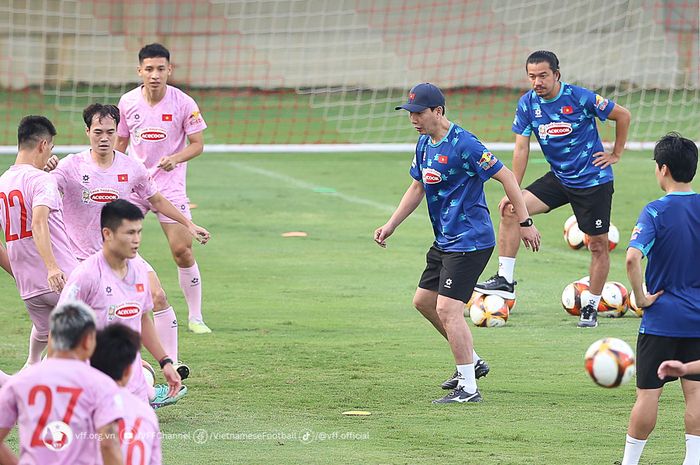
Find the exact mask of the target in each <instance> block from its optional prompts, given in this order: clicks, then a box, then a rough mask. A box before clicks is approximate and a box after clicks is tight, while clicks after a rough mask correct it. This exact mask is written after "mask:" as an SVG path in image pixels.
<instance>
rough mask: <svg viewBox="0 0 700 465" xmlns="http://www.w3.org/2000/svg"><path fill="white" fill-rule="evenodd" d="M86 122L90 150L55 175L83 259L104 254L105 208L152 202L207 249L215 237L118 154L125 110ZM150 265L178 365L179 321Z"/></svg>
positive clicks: (157, 314) (92, 115)
mask: <svg viewBox="0 0 700 465" xmlns="http://www.w3.org/2000/svg"><path fill="white" fill-rule="evenodd" d="M83 120H84V121H85V125H86V128H87V129H86V131H87V135H88V138H89V139H90V148H89V149H87V150H85V151H83V152H80V153H76V154H71V155H68V156H67V157H65V158H64V159H63V160H61V161H60V162H58V163H57V166H56V167H55V169H53V171H52V172H51V173H52V174H53V175H54V177H55V179H56V182H57V184H58V189H59V191H61V193H62V194H63V217H64V219H65V222H66V229H67V231H68V235H69V238H70V241H71V245H72V247H73V251H74V252H75V255H76V256H77V257H78V259H79V260H85V259H86V258H87V257H89V256H90V255H92V254H94V253H96V252H97V251H99V250H101V249H102V232H101V230H100V211H101V210H102V206H103V205H104V204H105V203H107V202H111V201H112V200H115V199H128V200H135V201H141V202H146V204H148V205H150V206H151V207H152V208H154V209H156V210H158V211H159V212H161V213H162V214H163V215H165V216H166V217H168V218H170V219H172V220H174V221H176V222H177V223H179V224H181V225H182V226H184V227H185V228H187V230H188V231H189V234H190V235H191V236H193V237H195V238H196V239H197V240H198V241H199V242H201V243H202V244H206V242H207V241H208V240H209V232H208V231H207V230H206V229H204V228H201V227H199V226H197V225H196V224H194V223H193V222H192V221H191V220H190V219H189V218H186V217H185V216H184V215H183V214H182V213H180V211H179V210H178V209H177V208H175V207H174V206H173V204H172V203H170V202H169V201H168V200H167V199H166V198H165V197H163V195H162V194H161V193H160V192H159V191H158V187H157V186H156V184H155V182H154V181H153V179H152V178H151V176H150V175H149V174H148V172H147V171H146V168H145V167H144V165H143V164H142V163H141V162H139V161H137V160H135V159H133V158H131V157H127V156H126V155H124V154H123V153H121V152H118V151H115V150H114V145H115V143H116V139H117V134H116V132H117V124H119V109H118V108H117V107H116V106H114V105H102V104H99V103H95V104H92V105H90V106H88V107H87V108H85V110H84V111H83ZM49 167H50V168H51V167H53V165H50V166H49ZM146 265H147V267H148V270H149V273H148V275H149V283H150V287H151V293H152V298H153V319H154V322H155V327H156V331H157V332H158V337H159V338H160V340H161V342H162V344H163V347H164V348H165V351H166V352H167V354H168V355H169V356H170V357H171V358H172V359H173V360H175V361H178V360H179V358H178V334H177V332H178V325H177V316H176V315H175V311H174V310H173V307H172V306H171V305H170V303H169V302H168V299H167V297H166V294H165V292H164V291H163V287H162V285H161V283H160V280H159V279H158V276H157V274H156V272H155V271H154V270H153V268H152V267H151V266H150V265H149V264H148V263H146ZM177 369H178V373H180V376H181V377H182V378H183V379H184V378H187V376H188V375H189V368H188V367H187V365H184V364H178V366H177Z"/></svg>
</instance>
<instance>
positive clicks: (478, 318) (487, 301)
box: [469, 294, 510, 328]
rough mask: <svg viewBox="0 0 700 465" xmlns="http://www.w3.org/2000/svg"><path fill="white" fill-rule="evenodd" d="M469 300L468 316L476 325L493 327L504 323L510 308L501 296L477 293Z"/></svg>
mask: <svg viewBox="0 0 700 465" xmlns="http://www.w3.org/2000/svg"><path fill="white" fill-rule="evenodd" d="M471 302H472V304H471V306H470V307H469V318H471V320H472V322H473V323H474V324H475V325H476V326H483V327H489V328H494V327H498V326H505V325H506V322H507V321H508V316H509V315H510V309H509V307H508V303H507V302H506V301H505V299H503V297H500V296H497V295H486V296H485V295H481V294H479V295H478V296H476V297H475V298H473V299H472V300H471Z"/></svg>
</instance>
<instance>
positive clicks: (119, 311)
mask: <svg viewBox="0 0 700 465" xmlns="http://www.w3.org/2000/svg"><path fill="white" fill-rule="evenodd" d="M108 313H109V320H110V321H112V320H113V319H114V318H115V317H117V318H120V319H122V320H130V319H132V318H135V317H137V316H139V315H140V314H141V306H140V305H139V304H138V303H137V302H126V303H123V304H119V305H112V306H111V307H110V308H109V312H108Z"/></svg>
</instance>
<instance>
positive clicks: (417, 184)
mask: <svg viewBox="0 0 700 465" xmlns="http://www.w3.org/2000/svg"><path fill="white" fill-rule="evenodd" d="M396 109H397V110H400V109H404V110H407V111H408V112H409V119H410V121H411V124H412V125H413V127H414V128H415V129H416V131H418V133H420V137H419V138H418V143H417V144H416V152H415V154H414V157H413V164H412V165H411V171H410V173H411V177H413V182H412V183H411V185H410V186H409V187H408V190H407V191H406V193H405V194H404V196H403V198H402V199H401V202H400V203H399V206H398V207H397V208H396V211H395V212H394V214H393V215H391V218H390V219H389V221H388V222H387V223H386V224H385V225H384V226H381V227H379V228H378V229H377V230H376V231H375V232H374V240H375V241H376V242H377V243H378V244H379V245H380V246H382V247H386V239H387V238H388V237H389V236H391V234H392V233H393V232H394V230H395V229H396V228H397V227H398V226H399V225H400V224H401V222H403V220H405V219H406V218H407V217H408V215H410V214H411V213H412V212H413V211H414V210H415V209H416V208H417V207H418V205H420V203H421V202H422V200H423V197H426V199H427V204H428V214H429V215H430V222H431V223H432V225H433V231H434V233H435V241H434V243H433V246H432V247H431V248H430V250H429V251H428V254H427V257H426V261H427V266H426V268H425V271H424V272H423V275H422V276H421V279H420V282H419V284H418V289H417V290H416V294H415V296H414V297H413V304H414V305H415V307H416V308H417V309H418V311H420V312H421V313H422V314H423V316H425V317H426V318H427V319H428V320H429V321H430V322H431V323H432V324H433V326H435V328H436V329H437V330H438V331H439V332H440V333H441V334H442V335H443V336H444V337H445V338H447V341H448V342H449V344H450V347H451V349H452V354H453V355H454V358H455V362H456V365H457V371H456V373H455V375H453V377H452V378H451V379H449V380H448V381H446V382H445V383H443V388H444V389H452V392H451V393H450V394H448V395H447V396H445V397H443V398H441V399H437V400H436V401H435V402H439V403H447V402H480V401H481V394H480V393H479V391H478V389H477V386H476V377H480V376H484V375H485V374H486V373H488V366H487V365H486V364H485V363H484V362H483V360H478V361H476V365H475V360H474V355H475V354H474V351H473V350H474V348H473V342H472V335H471V333H470V331H469V326H467V322H466V321H465V319H464V304H465V303H466V302H468V301H469V298H470V297H471V294H472V292H473V290H474V285H475V284H476V281H477V279H478V278H479V275H480V274H481V272H482V271H483V270H484V267H485V266H486V263H487V262H488V260H489V258H490V257H491V253H492V252H493V247H494V245H495V238H494V234H493V225H492V224H491V219H490V217H489V211H488V208H487V206H486V198H485V197H484V182H486V181H487V180H488V179H489V178H494V179H496V180H497V181H499V182H500V183H501V184H503V188H504V190H505V193H506V195H507V196H508V198H510V200H511V202H512V204H513V208H514V210H515V215H516V216H517V218H518V219H519V220H520V222H522V223H523V224H525V223H527V226H523V227H522V228H520V236H521V237H522V239H523V242H525V246H526V247H531V248H532V249H533V250H538V249H539V244H540V235H539V232H538V231H537V229H536V228H535V227H534V226H533V225H532V220H531V219H530V218H529V216H528V212H527V209H526V208H525V201H524V200H523V197H522V193H521V191H520V188H519V187H518V183H517V182H516V180H515V176H513V173H512V172H511V171H510V170H509V169H508V168H506V167H504V166H503V164H502V163H501V162H500V161H499V160H498V159H497V158H496V157H495V156H494V155H493V154H492V153H491V152H489V151H488V150H487V149H486V148H485V147H484V146H483V145H482V144H481V142H479V140H478V139H477V138H476V137H475V136H474V135H473V134H471V133H470V132H468V131H465V130H464V129H462V128H461V127H459V126H457V125H456V124H454V123H452V122H450V121H449V120H448V119H447V118H446V117H445V97H444V96H443V94H442V92H441V91H440V89H438V88H437V87H436V86H434V85H432V84H429V83H423V84H418V85H416V86H415V87H413V88H412V89H411V91H410V92H409V94H408V102H407V103H405V104H404V105H401V106H400V107H396ZM479 362H481V363H479Z"/></svg>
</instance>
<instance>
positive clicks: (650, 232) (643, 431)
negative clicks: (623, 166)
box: [622, 133, 700, 465]
mask: <svg viewBox="0 0 700 465" xmlns="http://www.w3.org/2000/svg"><path fill="white" fill-rule="evenodd" d="M654 160H655V162H656V163H655V170H654V172H655V174H656V180H657V181H658V183H659V186H660V187H661V190H663V191H664V192H665V193H666V195H664V196H663V197H661V198H660V199H658V200H654V201H653V202H651V203H649V204H648V205H647V206H646V207H644V209H643V210H642V213H641V214H640V215H639V219H638V220H637V224H636V226H635V227H634V229H633V230H632V237H631V238H630V243H629V248H628V249H627V276H628V278H629V281H630V284H631V286H632V291H633V292H634V295H635V297H636V296H639V297H636V302H637V305H638V306H639V307H641V308H644V316H643V317H642V323H641V324H640V326H639V336H638V337H637V400H636V402H635V403H634V407H633V408H632V413H631V414H630V421H629V427H628V429H627V440H626V444H625V455H624V458H623V459H622V465H636V464H637V463H638V462H639V457H640V456H641V454H642V451H643V450H644V445H645V444H646V441H647V438H648V437H649V435H650V434H651V432H652V431H653V430H654V426H655V425H656V416H657V412H658V409H659V398H660V397H661V392H662V391H663V387H664V384H665V383H667V382H669V381H675V380H676V379H678V378H677V376H681V387H682V389H683V395H684V397H685V433H686V434H685V447H686V455H685V461H684V462H683V465H691V464H692V465H697V464H698V463H700V374H692V373H688V372H687V371H688V370H687V369H685V370H682V369H681V370H678V369H676V370H674V369H672V368H673V367H676V365H677V364H684V363H688V362H691V361H693V360H697V359H700V267H699V266H698V264H699V263H700V195H698V194H696V193H695V192H693V188H692V186H691V181H692V180H693V177H694V176H695V172H696V169H697V164H698V148H697V147H696V146H695V143H694V142H693V141H691V140H689V139H685V138H683V137H681V136H680V135H679V134H677V133H669V134H667V135H666V136H664V137H663V138H662V139H661V140H660V141H659V142H657V144H656V147H655V148H654ZM644 257H646V258H647V266H646V285H647V290H648V293H645V292H644V290H643V289H642V259H643V258H644ZM665 360H676V362H674V363H672V364H669V363H668V362H664V361H665ZM669 365H670V366H669ZM676 368H678V367H676ZM684 371H685V372H684Z"/></svg>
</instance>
